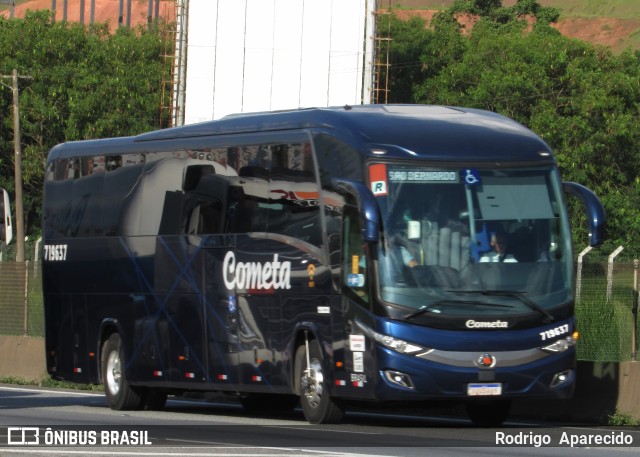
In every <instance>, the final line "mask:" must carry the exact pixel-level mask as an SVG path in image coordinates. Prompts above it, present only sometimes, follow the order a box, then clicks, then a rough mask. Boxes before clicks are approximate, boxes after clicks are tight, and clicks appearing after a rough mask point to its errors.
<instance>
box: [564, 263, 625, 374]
mask: <svg viewBox="0 0 640 457" xmlns="http://www.w3.org/2000/svg"><path fill="white" fill-rule="evenodd" d="M631 279H632V278H631V275H630V274H628V272H625V271H622V272H617V273H616V274H614V276H613V286H612V289H611V296H610V299H607V280H606V274H598V275H596V276H586V277H583V288H582V292H581V297H580V299H579V300H578V301H577V302H576V319H577V322H578V323H577V329H578V331H579V332H580V339H579V340H578V346H577V354H578V360H589V361H599V362H612V361H625V360H631V358H632V352H633V344H634V342H633V341H632V339H631V335H632V333H633V313H632V307H633V285H632V284H631V282H630V280H631Z"/></svg>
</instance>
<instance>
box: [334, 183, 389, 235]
mask: <svg viewBox="0 0 640 457" xmlns="http://www.w3.org/2000/svg"><path fill="white" fill-rule="evenodd" d="M333 185H334V187H335V189H336V190H337V191H338V192H339V193H341V194H343V195H350V196H352V197H354V198H355V200H356V203H357V205H358V211H359V212H360V215H361V217H362V218H363V220H364V224H363V232H364V233H363V234H362V237H363V239H364V241H369V242H371V243H377V242H378V241H379V240H380V235H379V233H380V232H379V230H380V213H379V211H378V203H377V202H376V199H375V197H374V196H373V194H372V193H371V191H370V190H369V189H368V188H367V186H365V185H364V184H363V183H361V182H358V181H351V180H348V179H334V180H333Z"/></svg>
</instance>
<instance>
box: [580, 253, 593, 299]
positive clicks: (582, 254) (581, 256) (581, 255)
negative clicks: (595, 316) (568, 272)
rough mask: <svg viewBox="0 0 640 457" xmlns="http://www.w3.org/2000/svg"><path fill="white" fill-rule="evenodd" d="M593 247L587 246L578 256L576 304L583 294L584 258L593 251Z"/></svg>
mask: <svg viewBox="0 0 640 457" xmlns="http://www.w3.org/2000/svg"><path fill="white" fill-rule="evenodd" d="M592 249H593V247H591V246H587V247H586V248H584V249H583V250H582V252H580V254H578V272H577V273H576V303H577V302H579V301H580V293H581V292H582V258H583V257H584V256H585V255H587V254H588V253H589V251H590V250H592Z"/></svg>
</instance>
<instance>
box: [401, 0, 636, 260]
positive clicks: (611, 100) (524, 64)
mask: <svg viewBox="0 0 640 457" xmlns="http://www.w3.org/2000/svg"><path fill="white" fill-rule="evenodd" d="M461 12H474V13H476V14H482V16H481V17H479V18H478V20H477V22H476V23H475V25H474V26H473V28H472V30H470V31H463V30H461V29H460V28H459V27H456V25H455V24H452V20H453V18H455V16H456V14H460V13H461ZM523 15H524V16H527V15H528V16H532V15H535V16H536V18H537V19H538V21H537V23H536V24H535V25H534V26H532V25H531V21H526V20H523V17H524V16H523ZM507 17H508V20H505V18H507ZM540 17H543V18H545V19H544V20H540ZM554 18H557V16H556V11H554V10H553V9H551V10H550V9H543V8H541V7H539V6H538V5H537V2H534V1H519V2H517V4H516V5H514V6H513V7H509V8H503V7H502V6H501V2H496V1H485V2H482V1H462V2H456V4H455V5H454V7H453V8H452V9H450V10H448V11H446V12H444V13H442V14H441V15H439V16H437V17H436V18H434V21H433V22H432V26H433V27H441V28H442V29H443V30H446V31H447V33H444V34H440V35H438V36H435V32H434V30H435V29H432V30H431V32H432V33H433V34H432V35H430V34H427V35H425V36H426V37H427V39H425V40H424V43H423V44H422V48H421V51H420V52H418V51H417V50H413V51H412V52H413V53H414V54H413V55H414V56H419V57H418V58H419V59H420V65H419V68H420V73H419V74H417V75H413V76H412V78H413V79H412V83H411V86H412V90H411V91H410V92H411V94H410V95H405V94H406V93H408V92H409V91H407V90H405V91H404V92H402V93H401V97H405V98H401V99H397V98H394V97H393V94H392V99H394V100H395V101H401V102H418V103H428V104H444V105H458V106H468V107H475V108H483V109H488V110H491V111H495V112H499V113H501V114H504V115H506V116H509V117H511V118H514V119H516V120H517V121H519V122H520V123H522V124H524V125H526V126H528V127H529V128H531V129H532V130H533V131H535V132H536V133H538V134H539V135H540V136H542V138H543V139H544V140H545V141H547V142H548V143H549V145H550V146H551V147H552V148H553V149H554V151H555V153H556V160H557V162H558V165H559V167H560V169H561V171H562V173H563V177H564V179H565V180H569V181H577V182H580V183H582V184H585V185H587V186H588V187H590V188H592V189H593V190H595V191H596V193H597V194H598V195H599V196H600V198H601V200H602V201H603V203H604V205H605V208H606V210H607V219H608V242H607V244H606V246H605V247H604V249H603V250H604V251H610V250H613V248H615V247H616V246H617V245H623V246H625V251H624V252H625V253H627V254H631V255H636V256H637V255H639V254H640V206H639V205H638V203H640V178H639V176H640V151H638V148H637V145H638V144H640V128H639V127H640V125H639V124H640V112H639V111H640V102H639V100H640V54H639V53H637V52H636V53H632V52H626V53H623V54H622V55H614V54H613V53H612V52H611V51H610V50H609V49H606V48H603V47H597V46H592V45H590V44H587V43H585V42H581V41H578V40H572V39H569V38H566V37H564V36H562V35H561V34H560V33H559V32H557V31H556V30H555V29H553V28H552V27H550V25H549V22H552V21H551V20H552V19H554ZM396 30H397V31H398V32H402V31H403V30H404V29H402V28H401V27H398V28H397V29H396ZM413 39H414V35H411V38H410V40H413ZM403 40H404V38H403V37H402V36H401V35H399V34H398V35H394V36H393V41H394V42H395V43H396V46H397V48H398V49H401V44H400V43H401V42H402V41H403ZM410 40H409V41H410ZM436 43H437V44H436ZM438 49H454V50H455V52H451V53H444V54H438V52H437V50H438ZM405 55H406V54H398V55H393V54H392V63H393V62H394V61H395V60H399V59H400V58H404V56H405ZM414 58H415V57H414ZM391 72H392V74H393V72H394V69H393V67H392V68H391ZM392 79H393V78H392ZM416 81H417V82H416ZM397 85H398V86H400V83H397ZM392 87H393V86H392ZM572 206H573V205H572ZM578 222H580V223H578ZM573 226H574V231H575V240H576V242H577V243H578V245H577V246H576V248H577V249H581V248H582V247H583V246H584V245H585V244H586V239H587V238H586V233H585V229H584V228H583V227H584V225H583V224H582V222H581V221H579V218H578V217H577V216H576V217H575V220H574V224H573Z"/></svg>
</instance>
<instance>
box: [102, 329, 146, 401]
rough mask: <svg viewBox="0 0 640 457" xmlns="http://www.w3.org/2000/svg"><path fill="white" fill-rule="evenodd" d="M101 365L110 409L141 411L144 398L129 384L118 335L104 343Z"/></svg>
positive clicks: (113, 335)
mask: <svg viewBox="0 0 640 457" xmlns="http://www.w3.org/2000/svg"><path fill="white" fill-rule="evenodd" d="M101 365H102V382H103V383H104V392H105V395H106V397H107V404H108V405H109V407H110V408H111V409H114V410H117V411H123V410H134V409H140V408H141V407H142V405H143V397H142V395H140V392H138V390H137V389H135V388H133V387H131V386H130V385H129V383H128V382H127V378H126V376H125V372H124V367H125V358H124V351H123V349H122V340H121V339H120V335H118V334H117V333H114V334H112V335H111V336H110V337H109V339H108V340H106V341H105V342H104V344H103V346H102V353H101Z"/></svg>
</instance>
